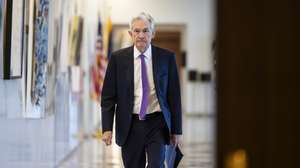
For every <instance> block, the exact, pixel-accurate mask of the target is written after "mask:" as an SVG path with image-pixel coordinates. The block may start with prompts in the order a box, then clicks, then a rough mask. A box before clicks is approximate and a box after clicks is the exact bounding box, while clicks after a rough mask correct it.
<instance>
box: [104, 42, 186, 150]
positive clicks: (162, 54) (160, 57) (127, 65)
mask: <svg viewBox="0 0 300 168" xmlns="http://www.w3.org/2000/svg"><path fill="white" fill-rule="evenodd" d="M133 49H134V48H133V46H131V47H128V48H124V49H121V50H118V51H116V52H113V53H112V55H111V58H110V61H109V63H108V67H107V70H106V75H105V79H104V84H103V89H102V99H101V109H102V113H101V114H102V130H103V132H104V131H109V130H110V131H111V130H112V128H113V119H114V115H115V116H116V143H117V144H118V145H120V146H122V145H123V144H124V143H125V141H126V138H127V136H128V133H129V131H130V126H131V120H132V112H133V104H134V67H133V66H134V60H133V59H134V56H133ZM152 65H153V79H154V84H155V90H156V95H157V98H158V101H159V105H160V107H161V110H162V112H163V116H164V119H165V121H166V123H167V126H168V129H169V132H170V133H172V134H182V112H181V97H180V86H179V77H178V73H177V67H176V61H175V54H174V53H172V52H170V51H168V50H165V49H162V48H158V47H155V46H153V45H152Z"/></svg>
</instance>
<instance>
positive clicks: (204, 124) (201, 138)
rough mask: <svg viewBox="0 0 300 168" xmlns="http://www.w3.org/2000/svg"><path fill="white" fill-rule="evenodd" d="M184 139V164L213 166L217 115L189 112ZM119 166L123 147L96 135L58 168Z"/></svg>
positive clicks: (191, 167)
mask: <svg viewBox="0 0 300 168" xmlns="http://www.w3.org/2000/svg"><path fill="white" fill-rule="evenodd" d="M183 133H184V136H183V143H182V144H181V145H180V147H181V149H182V151H183V154H184V158H183V160H182V161H181V162H180V165H179V167H181V168H213V167H214V118H213V117H209V116H203V117H200V116H187V117H185V118H184V132H183ZM102 167H103V168H120V167H123V166H122V160H121V156H120V148H119V147H118V146H117V145H116V144H115V143H113V145H111V146H108V147H107V146H105V145H104V144H103V143H102V142H100V141H99V140H98V139H96V138H88V139H86V140H85V141H84V142H83V143H82V144H81V146H80V147H79V148H77V149H76V150H75V151H74V152H73V153H72V154H71V155H70V156H69V157H68V158H67V159H66V160H65V161H64V162H62V163H61V164H60V166H59V168H102Z"/></svg>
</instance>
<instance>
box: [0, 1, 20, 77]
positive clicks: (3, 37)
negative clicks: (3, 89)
mask: <svg viewBox="0 0 300 168" xmlns="http://www.w3.org/2000/svg"><path fill="white" fill-rule="evenodd" d="M0 6H1V7H0V10H1V11H0V45H1V47H0V50H1V51H0V66H1V68H0V69H1V70H0V76H1V78H2V79H14V78H21V77H22V55H23V31H24V7H25V6H24V0H0Z"/></svg>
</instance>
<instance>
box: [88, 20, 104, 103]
mask: <svg viewBox="0 0 300 168" xmlns="http://www.w3.org/2000/svg"><path fill="white" fill-rule="evenodd" d="M103 44H104V43H103V36H102V24H101V20H100V19H99V22H98V33H97V39H96V45H95V46H96V47H95V62H94V63H93V64H92V67H91V80H92V81H91V85H92V86H91V98H92V99H93V100H96V101H99V100H100V97H101V91H102V86H103V81H104V76H105V71H106V67H107V63H108V59H107V56H105V54H104V47H103Z"/></svg>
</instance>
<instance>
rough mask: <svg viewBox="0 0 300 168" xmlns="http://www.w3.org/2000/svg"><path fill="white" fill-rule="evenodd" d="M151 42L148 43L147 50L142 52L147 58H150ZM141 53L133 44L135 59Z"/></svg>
mask: <svg viewBox="0 0 300 168" xmlns="http://www.w3.org/2000/svg"><path fill="white" fill-rule="evenodd" d="M151 48H152V47H151V44H150V45H149V47H148V48H147V50H146V51H145V52H144V55H145V57H146V58H147V59H151V55H152V54H151V53H152V49H151ZM141 54H142V53H141V52H140V51H139V50H138V49H137V48H136V46H134V58H135V59H137V58H138V57H139V56H140V55H141Z"/></svg>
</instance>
